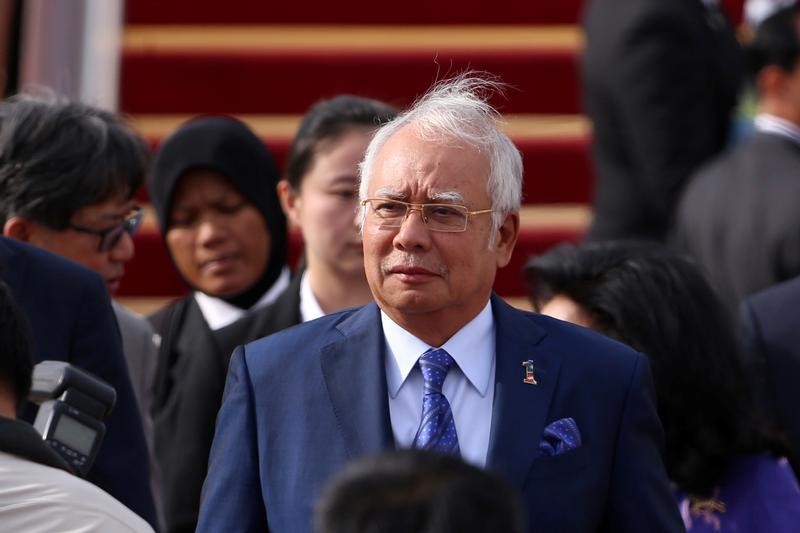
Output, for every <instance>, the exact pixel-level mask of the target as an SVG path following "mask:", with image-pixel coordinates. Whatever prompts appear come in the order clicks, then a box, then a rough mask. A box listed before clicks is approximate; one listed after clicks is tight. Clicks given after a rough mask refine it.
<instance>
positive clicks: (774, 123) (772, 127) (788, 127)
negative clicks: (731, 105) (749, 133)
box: [753, 113, 800, 143]
mask: <svg viewBox="0 0 800 533" xmlns="http://www.w3.org/2000/svg"><path fill="white" fill-rule="evenodd" d="M753 125H754V126H755V128H756V130H757V131H760V132H763V133H772V134H775V135H780V136H781V137H786V138H788V139H790V140H792V141H794V142H796V143H800V126H798V125H797V124H795V123H794V122H791V121H789V120H786V119H783V118H779V117H776V116H775V115H770V114H768V113H759V114H758V115H757V116H756V118H755V120H754V121H753Z"/></svg>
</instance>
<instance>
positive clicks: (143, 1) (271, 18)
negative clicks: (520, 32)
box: [126, 0, 743, 24]
mask: <svg viewBox="0 0 800 533" xmlns="http://www.w3.org/2000/svg"><path fill="white" fill-rule="evenodd" d="M663 1H664V2H669V1H671V0H663ZM742 2H743V0H723V2H722V3H723V4H724V5H725V6H726V7H727V8H728V10H729V12H730V13H732V14H734V18H735V20H737V21H739V20H740V13H741V6H742ZM126 4H127V8H126V21H127V23H128V24H237V23H243V24H279V23H284V24H297V23H302V24H574V23H575V22H577V21H578V20H579V16H580V12H581V9H582V6H583V1H582V0H529V1H528V2H520V1H516V2H505V3H503V4H500V5H497V4H492V5H489V4H487V3H486V2H485V1H481V0H458V1H453V2H429V1H425V0H411V1H405V2H403V3H402V4H398V5H388V6H387V5H381V4H376V3H375V2H372V1H370V0H347V1H342V2H313V3H309V2H266V1H263V0H262V1H253V0H234V1H228V2H225V4H224V6H223V5H221V4H220V3H219V2H217V1H215V0H167V1H165V0H129V1H128V2H126Z"/></svg>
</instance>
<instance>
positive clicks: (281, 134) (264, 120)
mask: <svg viewBox="0 0 800 533" xmlns="http://www.w3.org/2000/svg"><path fill="white" fill-rule="evenodd" d="M236 116H237V118H239V119H240V120H242V121H243V122H245V123H246V124H247V125H248V126H250V128H252V129H253V131H255V132H256V134H257V135H258V136H260V137H261V138H263V139H268V140H269V139H272V140H273V141H285V142H289V141H291V139H292V137H293V136H294V134H295V131H296V130H297V126H298V124H299V123H300V119H301V116H300V115H236ZM191 117H192V115H132V116H130V117H128V120H129V122H130V124H131V126H133V128H134V129H136V130H137V131H138V132H139V133H140V134H141V135H143V136H144V137H145V138H146V139H148V140H150V141H159V140H161V139H164V138H165V137H166V136H168V135H169V134H170V133H172V132H173V131H174V130H175V129H176V128H177V127H178V126H179V125H180V124H182V123H183V122H185V121H186V120H188V119H189V118H191ZM503 118H504V120H505V124H504V125H503V129H504V130H505V132H506V133H507V134H508V135H509V136H510V137H511V138H512V139H514V140H515V141H531V140H546V139H572V140H585V139H586V138H587V137H588V136H589V134H590V132H591V127H590V124H589V121H588V119H587V118H586V117H585V116H583V115H529V114H509V115H505V116H504V117H503Z"/></svg>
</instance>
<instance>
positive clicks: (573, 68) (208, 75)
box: [120, 26, 582, 114]
mask: <svg viewBox="0 0 800 533" xmlns="http://www.w3.org/2000/svg"><path fill="white" fill-rule="evenodd" d="M581 46H582V44H581V34H580V31H579V30H578V29H577V28H576V27H575V26H559V27H541V26H523V27H521V28H520V27H510V28H503V27H497V26H490V27H482V26H470V27H464V26H456V27H446V26H437V27H427V28H426V27H420V26H401V27H376V26H368V27H336V26H294V27H275V26H244V27H242V28H236V27H230V26H226V27H221V28H213V27H207V26H204V27H200V28H195V27H191V26H187V27H167V28H158V27H152V26H147V27H139V26H132V27H130V28H128V29H126V34H125V42H124V52H123V60H122V72H121V91H120V101H121V107H122V109H123V110H125V111H126V112H128V113H223V112H224V113H287V112H288V113H302V112H304V111H305V110H306V109H308V107H309V106H310V105H311V104H312V103H313V102H315V101H316V100H318V99H320V98H323V97H328V96H331V95H335V94H339V93H352V94H360V95H362V96H370V97H373V98H378V99H381V100H385V101H387V102H390V103H393V104H396V105H398V106H400V107H403V106H406V105H408V104H410V103H411V102H412V101H413V99H414V98H415V97H416V96H417V95H420V94H422V93H424V92H425V90H427V88H428V87H429V86H430V85H431V84H432V83H433V82H434V81H436V80H437V79H441V78H445V77H448V76H450V75H452V74H455V73H458V72H461V71H464V70H467V69H476V70H485V71H488V72H490V73H492V74H494V75H496V76H497V77H498V78H499V79H500V80H501V81H503V82H505V83H507V84H509V86H510V88H509V90H508V91H507V94H506V97H505V98H496V99H495V100H493V104H494V105H496V106H497V107H498V108H499V109H500V110H501V111H503V112H505V113H566V114H571V113H577V112H579V110H580V102H579V97H578V81H577V69H578V65H577V62H578V53H579V50H580V48H581ZM154 80H157V90H153V83H154Z"/></svg>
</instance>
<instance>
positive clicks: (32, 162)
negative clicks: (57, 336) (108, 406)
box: [0, 95, 158, 523]
mask: <svg viewBox="0 0 800 533" xmlns="http://www.w3.org/2000/svg"><path fill="white" fill-rule="evenodd" d="M147 162H148V154H147V147H146V145H145V143H144V141H143V140H142V139H141V138H140V137H139V136H138V135H136V134H135V133H134V132H133V131H132V130H131V129H130V128H129V127H128V126H127V125H126V124H125V123H124V122H123V121H122V120H121V119H120V118H119V117H118V116H116V115H114V114H113V113H109V112H107V111H104V110H101V109H98V108H94V107H91V106H88V105H85V104H81V103H77V102H69V101H65V100H58V99H56V98H55V97H49V98H43V97H34V96H28V95H18V96H14V97H12V98H9V99H8V100H6V101H5V102H4V103H3V104H2V105H1V106H0V222H2V224H3V235H5V236H7V237H10V238H13V239H17V240H20V241H25V242H28V243H29V244H32V245H35V246H37V247H40V248H43V249H45V250H48V251H50V252H53V253H55V254H58V255H61V256H63V257H66V258H67V259H70V260H72V261H75V262H77V263H80V264H82V265H84V266H86V267H88V268H90V269H92V270H94V271H95V272H97V273H98V274H100V276H101V277H102V278H103V280H104V281H105V283H106V287H107V289H108V292H109V293H110V294H112V295H113V294H114V292H115V291H116V290H117V288H118V287H119V285H120V281H121V279H122V277H123V275H124V272H125V264H126V263H127V262H128V261H129V260H130V259H131V258H132V257H133V254H134V248H133V235H134V233H135V232H136V230H137V228H138V226H139V224H140V222H141V219H142V212H141V209H140V208H139V207H138V206H137V205H136V201H135V199H134V197H133V195H134V193H135V192H136V190H137V189H138V188H139V187H140V186H141V184H142V182H143V179H144V174H145V172H146V169H147ZM113 308H114V314H115V315H116V319H117V323H118V324H119V330H117V327H116V325H115V326H114V330H115V331H114V334H115V335H119V333H120V332H121V334H122V344H123V353H124V355H125V361H126V362H127V372H125V375H124V377H123V376H122V375H118V376H116V377H114V378H109V377H108V376H107V375H103V373H98V372H97V370H96V369H94V368H92V367H89V366H85V367H84V368H86V370H89V371H91V372H94V373H97V374H98V376H99V377H102V378H103V379H106V380H107V381H108V382H109V383H110V384H111V385H112V386H113V387H114V388H115V389H116V390H117V398H118V400H117V406H116V408H115V409H114V411H113V413H112V414H111V419H110V420H109V435H108V437H107V439H106V442H105V444H104V445H103V450H102V451H101V456H100V457H98V461H97V463H96V465H95V467H94V468H93V470H92V473H91V474H90V479H92V477H93V476H95V475H100V472H102V471H104V470H105V469H106V468H111V469H112V470H115V471H117V472H118V473H119V472H123V471H127V469H130V472H129V473H128V474H126V475H118V474H115V475H114V478H115V480H114V481H113V485H109V484H106V485H104V484H103V483H99V484H100V485H101V486H102V487H104V488H106V490H108V491H109V492H111V493H112V494H113V495H115V496H116V497H117V498H118V499H119V500H120V501H122V502H123V503H125V504H126V505H129V506H130V507H131V508H132V509H133V510H134V511H136V512H138V513H140V514H141V515H142V516H144V517H145V518H147V519H148V520H152V519H153V513H154V510H153V503H154V502H153V496H152V495H151V491H152V492H153V494H155V495H156V497H157V494H158V471H157V468H156V467H155V462H154V460H153V461H151V469H150V473H149V475H148V469H146V468H142V467H143V466H144V465H143V464H139V463H138V459H139V451H138V450H137V447H138V446H139V444H140V440H139V439H138V438H137V436H138V435H141V433H142V431H144V438H145V440H146V442H147V445H148V448H150V449H151V450H152V437H153V431H152V421H151V418H150V401H151V384H152V379H153V373H154V369H155V362H156V347H155V345H154V344H153V330H152V328H151V327H150V325H149V324H148V322H147V321H146V320H145V319H144V318H143V317H140V316H139V315H136V314H135V313H133V312H132V311H129V310H127V309H126V308H124V307H122V306H121V305H119V304H117V303H116V302H114V303H113ZM37 340H39V339H37ZM91 351H94V349H92V350H91ZM44 357H46V358H48V359H51V358H55V357H56V354H44ZM99 357H102V358H112V357H113V356H112V355H111V354H101V355H99ZM105 364H110V363H105ZM131 384H132V385H133V390H131ZM134 395H135V397H134ZM129 401H130V402H131V404H130V407H133V408H134V409H135V407H136V405H137V404H138V407H139V413H138V414H137V413H136V412H135V411H134V412H133V413H130V412H128V408H129V403H128V402H129ZM114 420H117V421H116V422H115V421H114ZM123 420H124V422H123ZM123 424H124V425H125V426H130V427H129V429H126V430H124V431H122V432H121V433H117V431H121V426H122V425H123ZM115 428H120V429H115ZM128 430H129V431H130V433H125V432H126V431H128ZM134 434H136V436H134ZM126 435H127V436H126ZM141 444H142V446H143V447H144V446H145V443H144V441H142V442H141ZM128 447H130V448H132V450H131V452H130V455H128V454H126V453H124V452H123V451H122V450H123V449H124V448H128ZM133 450H136V451H133ZM143 451H144V452H145V453H144V457H146V456H147V450H146V449H145V450H143ZM106 454H107V456H106ZM126 457H127V459H126ZM139 481H144V482H145V485H147V484H150V483H151V481H152V485H151V487H150V488H144V487H140V486H139ZM107 483H112V482H111V481H108V482H107ZM156 499H157V498H156ZM151 523H154V522H151Z"/></svg>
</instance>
